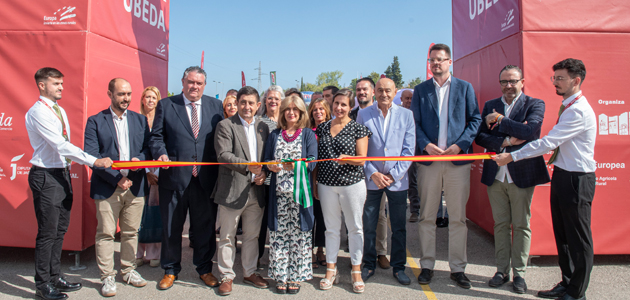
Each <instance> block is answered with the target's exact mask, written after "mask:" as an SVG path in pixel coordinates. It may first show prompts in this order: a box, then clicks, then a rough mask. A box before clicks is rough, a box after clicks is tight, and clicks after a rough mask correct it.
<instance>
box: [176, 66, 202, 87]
mask: <svg viewBox="0 0 630 300" xmlns="http://www.w3.org/2000/svg"><path fill="white" fill-rule="evenodd" d="M190 72H194V73H199V74H202V75H203V83H206V79H207V78H208V74H206V71H204V69H202V68H201V67H199V66H192V67H188V68H186V70H185V71H184V76H182V80H184V79H186V77H188V73H190Z"/></svg>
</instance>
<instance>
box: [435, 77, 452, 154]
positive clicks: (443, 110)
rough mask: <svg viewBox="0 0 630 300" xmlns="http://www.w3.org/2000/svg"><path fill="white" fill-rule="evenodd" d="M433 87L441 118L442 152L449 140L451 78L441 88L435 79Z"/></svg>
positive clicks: (440, 138)
mask: <svg viewBox="0 0 630 300" xmlns="http://www.w3.org/2000/svg"><path fill="white" fill-rule="evenodd" d="M433 85H435V95H436V96H437V99H438V115H439V117H440V131H439V133H438V144H437V146H438V147H440V149H442V150H446V148H448V145H446V142H447V138H448V97H449V95H450V92H451V76H450V75H449V76H448V79H447V80H446V81H445V82H444V84H443V85H442V86H440V85H439V84H438V83H437V81H435V78H433Z"/></svg>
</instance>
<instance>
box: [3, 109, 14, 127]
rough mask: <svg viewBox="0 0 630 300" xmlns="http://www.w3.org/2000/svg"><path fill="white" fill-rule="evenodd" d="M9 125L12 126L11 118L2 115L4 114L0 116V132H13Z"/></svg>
mask: <svg viewBox="0 0 630 300" xmlns="http://www.w3.org/2000/svg"><path fill="white" fill-rule="evenodd" d="M11 125H13V118H12V117H9V116H6V117H5V115H4V113H1V114H0V130H13V128H11Z"/></svg>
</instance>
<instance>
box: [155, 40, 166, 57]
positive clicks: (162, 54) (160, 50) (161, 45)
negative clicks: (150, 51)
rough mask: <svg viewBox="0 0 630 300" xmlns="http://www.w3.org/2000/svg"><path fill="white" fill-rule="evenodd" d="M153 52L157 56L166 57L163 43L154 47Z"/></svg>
mask: <svg viewBox="0 0 630 300" xmlns="http://www.w3.org/2000/svg"><path fill="white" fill-rule="evenodd" d="M155 50H156V51H157V52H156V53H157V55H161V56H164V57H166V45H164V43H162V44H160V46H158V47H156V48H155Z"/></svg>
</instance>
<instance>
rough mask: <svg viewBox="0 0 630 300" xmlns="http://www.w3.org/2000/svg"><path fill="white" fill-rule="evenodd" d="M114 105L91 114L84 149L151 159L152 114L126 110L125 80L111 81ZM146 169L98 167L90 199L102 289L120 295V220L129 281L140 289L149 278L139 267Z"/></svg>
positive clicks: (98, 154)
mask: <svg viewBox="0 0 630 300" xmlns="http://www.w3.org/2000/svg"><path fill="white" fill-rule="evenodd" d="M107 95H108V96H109V98H110V99H111V105H110V107H109V108H107V109H105V110H103V111H101V112H99V113H98V114H96V115H94V116H91V117H90V118H88V121H87V124H86V126H85V152H87V153H89V154H91V155H93V156H95V157H97V158H101V157H112V158H114V159H116V160H122V161H129V160H146V159H150V157H151V156H150V154H149V148H148V141H149V134H150V131H149V126H148V124H147V118H146V117H145V116H143V115H141V114H138V113H136V112H133V111H130V110H128V109H127V108H128V107H129V103H130V102H131V85H130V84H129V82H128V81H127V80H125V79H122V78H114V79H112V80H111V81H110V82H109V86H108V90H107ZM145 175H146V174H145V170H144V169H137V170H120V171H118V170H113V169H104V168H93V172H92V181H91V183H90V197H92V199H94V200H95V202H96V219H97V220H98V225H97V227H96V245H95V249H96V261H97V263H98V267H99V269H100V272H101V281H102V283H103V285H102V287H101V293H102V295H103V296H106V297H109V296H114V295H116V284H115V277H116V271H115V270H114V235H115V234H116V227H117V224H118V221H120V232H121V233H120V267H121V273H122V275H123V279H124V281H125V282H127V283H129V284H132V285H134V286H137V287H141V286H145V285H146V284H147V282H146V281H145V280H144V279H143V278H142V277H141V276H140V274H138V272H136V271H135V269H136V263H135V261H136V250H137V248H138V228H139V227H140V220H141V219H142V211H143V208H144V196H145V195H148V192H149V190H148V185H147V182H146V176H145Z"/></svg>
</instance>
